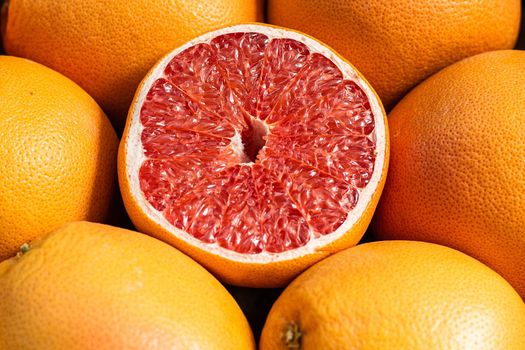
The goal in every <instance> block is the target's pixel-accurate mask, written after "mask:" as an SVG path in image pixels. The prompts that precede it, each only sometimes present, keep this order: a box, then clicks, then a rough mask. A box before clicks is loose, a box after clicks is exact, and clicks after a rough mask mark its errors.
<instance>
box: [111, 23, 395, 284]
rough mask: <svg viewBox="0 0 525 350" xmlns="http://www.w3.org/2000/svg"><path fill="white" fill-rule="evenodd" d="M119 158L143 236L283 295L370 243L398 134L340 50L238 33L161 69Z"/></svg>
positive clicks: (287, 36) (136, 106) (192, 48)
mask: <svg viewBox="0 0 525 350" xmlns="http://www.w3.org/2000/svg"><path fill="white" fill-rule="evenodd" d="M118 162H119V164H118V171H119V182H120V187H121V191H122V196H123V198H124V203H125V205H126V209H127V211H128V213H129V215H130V217H131V219H132V221H133V223H134V224H135V226H136V227H137V228H138V229H139V230H140V231H141V232H145V233H148V234H151V235H153V236H155V237H157V238H160V239H162V240H164V241H166V242H169V243H171V244H173V245H175V246H176V247H178V248H180V249H181V250H182V251H184V252H186V253H187V254H189V255H190V256H192V257H193V258H195V259H196V260H197V261H199V262H200V263H201V264H203V265H204V266H205V267H206V268H207V269H209V270H210V271H211V272H213V273H214V274H216V275H217V276H218V277H219V278H221V279H222V280H223V281H224V282H226V283H229V284H236V285H243V286H252V287H276V286H283V285H285V284H286V283H288V282H289V281H290V280H291V279H292V278H293V277H294V276H296V275H297V274H299V273H300V272H301V271H302V270H304V269H305V268H307V267H308V266H309V265H311V264H313V263H314V262H316V261H318V260H320V259H322V258H324V257H326V256H328V255H330V254H332V253H333V252H335V251H338V250H341V249H343V248H346V247H349V246H352V245H355V244H356V243H357V242H358V241H359V239H360V238H361V237H362V236H363V233H364V232H365V230H366V228H367V226H368V224H369V223H370V220H371V217H372V214H373V212H374V210H375V207H376V205H377V202H378V200H379V196H380V194H381V190H382V187H383V183H384V181H385V177H386V169H387V166H388V129H387V125H386V117H385V113H384V110H383V108H382V106H381V102H380V101H379V98H378V97H377V96H376V95H375V93H374V91H373V89H372V88H371V87H370V85H369V84H368V83H367V82H366V80H364V78H363V77H362V76H361V75H360V74H359V72H358V71H357V70H355V68H354V67H353V66H352V65H351V64H350V63H348V62H347V61H345V60H344V59H342V58H340V56H338V55H337V53H335V52H334V51H332V50H331V49H330V48H328V47H326V46H325V45H324V44H322V43H320V42H319V41H317V40H315V39H313V38H311V37H308V36H305V35H304V34H302V33H298V32H295V31H292V30H288V29H285V28H279V27H274V26H268V25H260V24H247V25H236V26H230V27H225V28H223V29H220V30H217V31H213V32H209V33H207V34H205V35H203V36H201V37H198V38H196V39H194V40H192V41H190V42H188V43H187V44H185V45H183V46H181V47H179V48H178V49H176V50H174V51H173V52H171V53H170V54H168V55H167V56H166V57H165V58H163V59H162V60H161V61H159V62H158V63H157V64H156V65H155V66H154V68H153V69H152V70H151V71H150V73H149V74H148V75H147V76H146V78H145V79H144V80H143V82H142V83H141V85H140V87H139V89H138V91H137V94H136V96H135V99H134V102H133V106H132V108H131V109H130V114H129V117H128V121H127V124H126V129H125V131H124V135H123V137H122V142H121V147H120V151H119V160H118Z"/></svg>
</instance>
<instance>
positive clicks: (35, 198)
mask: <svg viewBox="0 0 525 350" xmlns="http://www.w3.org/2000/svg"><path fill="white" fill-rule="evenodd" d="M0 101H1V103H0V105H1V106H0V162H1V163H2V166H1V167H0V260H2V259H5V258H7V257H10V256H13V255H14V254H16V252H17V251H18V248H19V247H20V245H21V244H22V243H24V242H26V241H28V240H32V239H34V238H36V237H38V236H39V235H42V234H45V233H47V232H49V231H50V230H53V229H55V228H56V227H58V226H61V225H62V224H64V223H66V222H69V221H75V220H92V221H102V220H104V219H105V217H106V215H107V213H108V209H109V206H110V202H111V199H112V197H113V193H114V191H115V188H114V187H115V183H116V157H117V146H118V139H117V136H116V134H115V131H114V130H113V128H112V127H111V124H110V122H109V120H108V119H107V117H106V115H105V114H104V112H103V111H102V109H100V107H99V106H98V105H97V103H96V102H95V101H94V100H93V99H92V98H91V97H90V96H89V95H88V94H87V93H86V92H85V91H83V90H82V89H81V88H80V87H79V86H78V85H76V84H75V83H73V82H72V81H71V80H69V79H68V78H66V77H64V76H62V75H61V74H59V73H57V72H55V71H52V70H51V69H49V68H46V67H44V66H42V65H40V64H38V63H34V62H31V61H28V60H26V59H22V58H15V57H9V56H0Z"/></svg>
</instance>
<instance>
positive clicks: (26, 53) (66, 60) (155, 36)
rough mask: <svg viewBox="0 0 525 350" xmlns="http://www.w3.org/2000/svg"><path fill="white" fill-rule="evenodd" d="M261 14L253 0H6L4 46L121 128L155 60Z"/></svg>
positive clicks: (8, 51)
mask: <svg viewBox="0 0 525 350" xmlns="http://www.w3.org/2000/svg"><path fill="white" fill-rule="evenodd" d="M261 16H262V4H261V1H260V0H207V1H184V0H174V1H166V0H164V1H161V0H157V1H151V0H134V1H127V0H112V1H102V2H101V1H98V0H65V1H58V2H57V1H47V0H10V1H9V8H8V15H7V23H6V27H5V35H4V48H5V50H6V52H7V53H8V54H10V55H15V56H22V57H26V58H30V59H32V60H34V61H37V62H40V63H42V64H44V65H46V66H48V67H50V68H53V69H55V70H57V71H59V72H61V73H62V74H64V75H66V76H67V77H69V78H71V79H72V80H73V81H75V82H76V83H78V84H79V85H80V86H82V87H83V88H84V89H85V90H86V91H87V92H88V93H89V94H90V95H91V96H93V98H94V99H95V100H96V101H97V102H98V103H99V104H100V105H101V106H102V108H103V109H104V110H105V111H106V113H108V115H109V117H110V118H111V120H112V122H113V124H114V125H115V128H116V129H117V130H122V127H123V126H124V123H125V118H126V115H127V112H128V108H129V105H130V103H131V100H132V98H133V94H134V92H135V89H136V88H137V85H138V84H139V83H140V81H141V79H142V78H143V77H144V75H145V74H146V73H147V72H148V70H149V68H150V67H151V66H152V65H153V64H154V63H155V62H156V61H157V60H158V59H159V58H161V57H162V56H163V55H164V54H166V53H167V52H168V51H170V50H172V49H173V48H175V47H177V46H180V45H182V44H183V43H185V42H186V41H188V40H190V39H193V38H194V37H196V36H198V35H200V34H203V33H204V32H207V31H210V30H213V29H217V28H219V27H222V26H225V25H230V24H237V23H242V22H253V21H257V20H262V17H261Z"/></svg>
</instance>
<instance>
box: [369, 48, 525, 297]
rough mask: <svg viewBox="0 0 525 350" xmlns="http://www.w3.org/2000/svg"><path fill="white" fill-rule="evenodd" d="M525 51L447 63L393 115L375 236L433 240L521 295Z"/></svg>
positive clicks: (524, 281)
mask: <svg viewBox="0 0 525 350" xmlns="http://www.w3.org/2000/svg"><path fill="white" fill-rule="evenodd" d="M524 86H525V52H523V51H510V50H509V51H495V52H491V53H485V54H481V55H478V56H474V57H471V58H468V59H466V60H463V61H461V62H459V63H457V64H454V65H452V66H450V67H448V68H446V69H444V70H442V71H441V72H439V73H437V74H436V75H434V76H433V77H431V78H429V79H428V80H426V81H425V82H423V83H422V84H421V85H419V86H418V87H417V88H415V89H414V90H413V91H412V92H411V93H410V94H408V95H407V96H406V97H405V98H404V99H403V100H402V101H401V102H400V103H399V104H398V105H397V106H396V108H395V109H394V110H393V111H392V112H391V113H390V115H389V123H390V131H391V137H392V143H391V146H392V159H391V163H390V170H389V177H388V179H387V183H386V187H385V192H384V193H383V197H382V198H381V202H380V205H379V207H378V211H377V217H376V218H375V220H374V226H375V227H374V228H375V231H376V232H377V233H378V235H379V237H380V238H382V239H409V240H421V241H428V242H435V243H439V244H443V245H446V246H450V247H453V248H455V249H458V250H460V251H462V252H464V253H467V254H469V255H471V256H473V257H475V258H477V259H479V260H480V261H482V262H484V263H485V264H487V265H488V266H490V267H492V268H493V269H494V270H496V271H497V272H498V273H500V274H501V275H502V276H503V277H505V278H506V279H507V280H508V281H509V282H510V284H512V285H513V286H514V288H516V290H517V291H518V293H520V294H521V296H522V297H525V259H524V257H525V181H524V179H525V167H524V165H525V142H524V140H525V127H524V126H525V113H524V111H523V106H525V89H524V88H523V87H524Z"/></svg>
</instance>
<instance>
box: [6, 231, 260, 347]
mask: <svg viewBox="0 0 525 350" xmlns="http://www.w3.org/2000/svg"><path fill="white" fill-rule="evenodd" d="M0 314H1V315H2V317H1V318H0V349H2V350H4V349H5V350H7V349H18V350H23V349H39V350H48V349H49V350H51V349H52V350H60V349H93V350H95V349H96V350H99V349H100V350H102V349H152V350H153V349H159V350H164V349H210V350H212V349H232V350H235V349H239V350H249V349H254V348H255V346H254V343H253V337H252V333H251V330H250V328H249V326H248V322H247V321H246V318H245V317H244V315H243V314H242V312H241V310H240V308H239V306H238V305H237V304H236V303H235V300H234V299H233V297H232V296H231V295H230V294H228V292H227V291H226V289H225V288H224V287H223V286H222V285H221V284H220V283H219V282H218V281H217V280H216V279H215V278H214V277H213V276H212V275H210V273H208V272H207V271H206V270H205V269H204V268H203V267H201V266H200V265H198V264H197V263H196V262H194V261H193V260H191V259H190V258H188V257H187V256H185V255H184V254H182V253H181V252H179V251H178V250H176V249H174V248H172V247H170V246H168V245H167V244H164V243H162V242H160V241H158V240H156V239H154V238H151V237H148V236H146V235H142V234H139V233H137V232H133V231H128V230H124V229H120V228H116V227H111V226H107V225H101V224H93V223H88V222H75V223H70V224H67V225H65V226H63V227H61V228H59V229H57V230H56V231H54V232H52V233H51V234H49V235H48V236H47V237H46V238H43V239H42V240H39V241H37V242H34V243H33V244H31V247H30V248H29V251H27V252H24V253H21V254H19V256H17V257H15V258H12V259H9V260H6V261H4V262H3V263H1V264H0Z"/></svg>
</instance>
